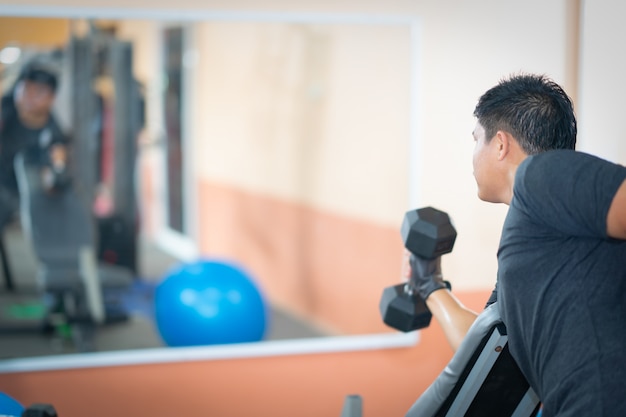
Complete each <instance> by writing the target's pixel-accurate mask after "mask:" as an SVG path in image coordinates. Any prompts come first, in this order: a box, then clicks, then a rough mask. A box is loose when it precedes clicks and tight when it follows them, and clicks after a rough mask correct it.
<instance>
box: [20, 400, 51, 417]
mask: <svg viewBox="0 0 626 417" xmlns="http://www.w3.org/2000/svg"><path fill="white" fill-rule="evenodd" d="M57 416H58V414H57V411H56V410H55V409H54V407H53V406H52V405H50V404H40V403H35V404H33V405H31V406H30V407H28V408H27V409H25V410H24V411H23V412H22V417H57Z"/></svg>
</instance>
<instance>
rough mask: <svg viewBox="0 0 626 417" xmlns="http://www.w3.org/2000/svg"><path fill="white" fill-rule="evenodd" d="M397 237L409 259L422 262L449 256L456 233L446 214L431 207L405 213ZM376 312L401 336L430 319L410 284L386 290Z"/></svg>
mask: <svg viewBox="0 0 626 417" xmlns="http://www.w3.org/2000/svg"><path fill="white" fill-rule="evenodd" d="M400 234H401V235H402V240H403V242H404V247H405V248H406V249H407V250H408V251H409V252H410V253H411V256H417V257H420V258H423V259H435V258H438V257H440V256H441V255H444V254H446V253H449V252H452V248H453V247H454V242H455V240H456V230H455V229H454V226H453V225H452V221H451V220H450V217H449V216H448V214H446V213H445V212H443V211H440V210H437V209H435V208H432V207H424V208H421V209H417V210H411V211H409V212H407V213H406V214H405V216H404V220H403V222H402V227H401V229H400ZM379 308H380V314H381V316H382V318H383V321H384V322H385V324H387V325H388V326H390V327H393V328H394V329H397V330H400V331H403V332H410V331H413V330H417V329H421V328H424V327H428V326H429V325H430V320H431V318H432V314H431V312H430V310H428V307H426V302H425V301H424V300H422V299H421V297H420V296H419V295H418V294H417V292H416V291H415V284H414V283H413V282H412V280H409V281H408V282H407V283H405V284H399V285H395V286H393V287H388V288H385V290H384V291H383V295H382V297H381V299H380V304H379Z"/></svg>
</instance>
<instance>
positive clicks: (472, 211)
mask: <svg viewBox="0 0 626 417" xmlns="http://www.w3.org/2000/svg"><path fill="white" fill-rule="evenodd" d="M599 3H600V5H597V3H596V5H594V6H589V5H586V7H585V13H589V15H590V16H585V17H586V18H587V20H591V21H592V22H593V21H598V22H599V21H600V19H605V18H607V19H609V18H610V19H616V17H615V18H614V17H613V16H615V15H616V13H613V11H612V10H611V9H610V8H609V9H608V10H609V11H605V9H604V8H603V7H605V6H611V7H613V8H615V7H618V6H619V2H618V1H617V0H614V1H612V2H611V1H608V0H603V1H600V2H599ZM21 4H30V5H38V6H40V7H39V10H42V9H45V7H48V6H47V4H48V2H47V1H45V0H25V1H24V2H22V3H21ZM56 4H57V5H64V6H67V7H68V10H71V9H72V8H73V7H74V8H75V7H85V6H84V3H83V2H82V1H80V0H62V1H56ZM577 4H578V2H577V1H574V0H552V1H545V0H529V1H525V2H519V1H516V0H475V1H471V2H470V1H466V0H424V1H418V2H417V1H407V0H388V1H380V0H369V1H364V0H336V1H315V2H290V1H286V0H256V1H249V0H231V1H230V2H228V3H226V2H223V1H218V0H213V1H204V0H179V1H178V2H177V3H176V5H175V6H174V5H173V4H172V3H171V2H169V1H165V0H158V1H147V0H137V1H135V2H133V3H132V6H130V7H132V10H130V9H129V12H128V13H126V17H137V16H138V15H137V14H135V13H139V14H141V11H138V10H139V9H140V8H142V7H144V8H145V9H144V11H143V12H146V13H148V12H155V10H156V9H158V8H172V9H171V10H172V14H173V15H176V14H177V13H179V14H180V13H184V11H185V10H190V9H202V10H205V11H207V10H209V11H210V10H212V11H219V10H225V9H227V10H239V11H247V12H251V11H265V12H291V13H294V12H303V11H307V12H315V13H328V12H334V13H336V12H342V13H366V14H378V15H380V14H385V15H402V16H410V17H413V18H417V19H419V22H420V27H421V30H420V33H419V41H420V45H421V53H420V56H419V61H420V62H419V63H420V66H419V85H420V93H419V114H418V118H419V136H420V137H421V138H422V139H423V144H422V146H421V153H420V156H419V157H418V158H417V165H418V170H419V172H418V174H419V175H420V177H421V181H420V184H419V189H420V195H421V203H420V205H433V206H436V207H439V208H441V209H443V210H446V211H448V212H449V213H450V214H451V215H452V217H453V219H454V221H455V224H456V226H457V229H458V230H459V238H458V243H457V247H456V248H455V250H454V252H453V253H452V254H450V255H447V256H446V257H445V259H444V269H445V272H446V275H447V277H448V278H449V279H450V280H451V281H452V282H453V285H454V286H455V288H466V289H468V288H480V289H485V288H489V287H491V286H493V283H494V281H495V274H496V250H497V245H498V240H499V234H500V228H501V225H502V221H503V218H504V213H505V211H506V207H504V206H494V205H490V204H487V203H483V202H480V201H479V200H478V198H477V197H476V186H475V183H474V179H473V177H472V168H471V154H472V146H473V142H472V137H471V131H472V129H473V127H474V119H473V117H472V111H473V109H474V106H475V104H476V101H477V99H478V97H479V96H480V95H481V94H482V93H483V92H484V91H485V90H486V89H488V88H489V87H491V86H493V85H494V84H496V83H497V81H498V80H499V79H500V78H502V77H503V76H506V75H508V74H510V73H512V72H518V71H536V72H541V73H545V74H547V75H549V76H551V77H553V78H554V79H555V80H556V81H557V82H560V83H562V84H563V85H564V86H565V87H566V89H568V90H569V91H572V93H575V92H576V90H575V88H576V87H577V85H578V83H577V80H576V74H577V72H576V69H575V68H572V61H573V60H572V57H573V56H575V55H576V54H575V53H573V52H572V50H573V49H572V48H574V47H576V46H577V44H578V39H577V38H576V37H575V36H572V27H575V26H576V25H575V22H573V21H572V19H573V18H574V17H575V16H576V13H572V5H574V6H575V5H577ZM90 6H91V7H98V6H99V7H107V8H110V7H129V6H128V3H127V2H124V1H122V0H107V1H105V0H94V1H92V2H90ZM174 7H175V9H174ZM622 8H623V7H622ZM192 15H193V14H192ZM615 23H616V24H613V25H612V26H615V29H614V30H620V29H617V27H619V22H615ZM597 25H600V24H599V23H598V24H597ZM622 30H623V29H622ZM620 33H621V32H620ZM594 39H596V38H595V37H594V38H593V39H590V38H589V39H588V38H585V40H586V43H585V45H592V46H593V50H594V51H596V47H597V46H596V43H600V44H601V43H602V41H597V42H596V41H594ZM617 39H619V37H618V38H617ZM586 52H587V54H588V55H589V53H590V52H588V51H587V49H586ZM595 53H597V51H596V52H595ZM583 69H584V71H583V72H584V73H585V75H584V77H585V78H584V80H583V81H584V82H581V86H582V87H583V91H582V93H583V94H582V95H583V96H588V98H587V99H586V100H587V102H586V106H582V108H583V110H582V112H583V113H584V112H585V111H587V110H585V109H593V110H588V111H587V112H588V113H589V114H588V116H587V118H586V119H585V123H587V125H586V126H588V128H587V129H589V128H591V127H592V126H593V129H594V130H595V129H597V127H596V124H597V123H596V122H594V120H600V118H601V116H602V114H601V112H600V110H598V105H597V104H596V103H597V101H600V103H601V104H602V106H605V105H607V102H606V101H605V100H603V99H604V98H605V97H608V98H610V99H613V96H611V91H607V92H606V95H605V97H595V96H594V95H593V93H594V92H590V90H593V89H594V88H595V87H593V83H589V82H588V79H589V78H591V74H593V73H594V71H595V72H600V71H601V69H602V68H601V67H600V66H598V67H596V69H594V68H587V67H584V68H583ZM622 73H623V72H622ZM604 74H605V77H604V80H606V81H603V82H606V83H609V85H612V83H610V82H609V81H608V79H609V78H613V77H615V78H617V79H619V78H618V77H619V72H618V71H617V70H616V71H615V74H613V73H610V74H607V73H604ZM598 82H600V81H598ZM607 106H608V105H607ZM617 111H618V110H615V112H617ZM593 112H596V113H598V114H599V115H598V117H596V118H595V119H594V117H593ZM615 120H616V121H615V124H617V123H618V122H617V120H619V117H615ZM601 124H603V125H605V127H606V126H607V125H606V123H605V120H604V119H602V122H601ZM604 132H613V129H611V128H609V127H607V129H606V130H604ZM604 136H605V137H607V139H606V140H607V143H612V142H611V139H610V137H611V134H610V133H605V134H604ZM606 146H607V147H609V145H606ZM610 146H612V147H613V148H615V147H617V146H623V145H615V144H613V145H610ZM622 149H623V148H622ZM608 151H609V150H606V151H605V152H608ZM610 152H612V151H610ZM402 192H406V191H402ZM372 198H375V196H372ZM407 209H408V207H407ZM402 214H403V213H398V225H399V223H400V221H401V216H402Z"/></svg>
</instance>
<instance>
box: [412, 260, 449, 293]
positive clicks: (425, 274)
mask: <svg viewBox="0 0 626 417" xmlns="http://www.w3.org/2000/svg"><path fill="white" fill-rule="evenodd" d="M404 259H405V261H404V265H403V269H402V273H403V276H404V278H406V279H407V280H408V281H409V285H410V286H411V288H412V289H413V291H415V292H417V294H418V295H419V296H420V297H421V298H422V299H423V300H424V301H426V300H427V299H428V296H430V294H431V293H432V292H433V291H437V290H440V289H443V288H448V289H449V288H450V284H448V283H447V282H446V281H444V280H443V275H442V274H441V257H440V256H439V257H437V258H435V259H423V258H420V257H418V256H415V255H413V254H412V253H410V252H409V251H405V253H404Z"/></svg>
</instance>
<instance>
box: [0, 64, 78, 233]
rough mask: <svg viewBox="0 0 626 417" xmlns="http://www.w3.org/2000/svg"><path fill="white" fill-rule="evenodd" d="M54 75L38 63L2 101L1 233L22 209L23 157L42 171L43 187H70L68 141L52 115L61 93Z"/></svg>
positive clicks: (25, 70) (26, 70)
mask: <svg viewBox="0 0 626 417" xmlns="http://www.w3.org/2000/svg"><path fill="white" fill-rule="evenodd" d="M57 86H58V82H57V77H56V75H55V73H54V72H53V71H51V70H50V69H48V68H47V67H46V66H43V65H41V64H38V63H30V64H27V65H25V66H24V68H23V69H22V71H21V72H20V74H19V76H18V78H17V81H16V82H15V85H14V87H13V88H12V89H11V91H10V92H9V93H8V94H6V95H5V96H4V97H3V98H2V102H1V113H0V117H1V119H0V231H1V230H2V229H3V228H4V227H5V226H6V224H8V223H9V222H11V221H12V220H13V218H14V216H15V213H16V211H17V209H18V206H19V192H18V186H17V179H16V175H15V170H14V159H15V156H16V155H17V154H19V153H22V154H24V158H25V160H26V161H27V163H29V164H35V165H38V166H40V167H41V175H42V181H43V185H44V186H45V187H46V188H47V189H49V190H51V191H52V190H55V189H57V188H61V187H62V186H64V185H66V183H67V182H68V181H69V179H68V176H67V170H66V169H65V168H66V163H67V155H68V152H67V145H68V139H67V138H66V136H65V135H64V134H63V133H62V131H61V129H60V128H59V126H58V124H57V122H56V120H55V119H54V116H53V114H52V105H53V104H54V99H55V94H56V91H57Z"/></svg>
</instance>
